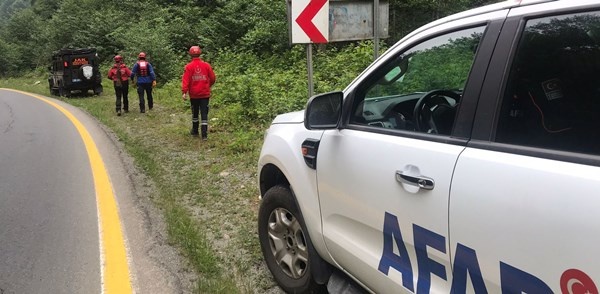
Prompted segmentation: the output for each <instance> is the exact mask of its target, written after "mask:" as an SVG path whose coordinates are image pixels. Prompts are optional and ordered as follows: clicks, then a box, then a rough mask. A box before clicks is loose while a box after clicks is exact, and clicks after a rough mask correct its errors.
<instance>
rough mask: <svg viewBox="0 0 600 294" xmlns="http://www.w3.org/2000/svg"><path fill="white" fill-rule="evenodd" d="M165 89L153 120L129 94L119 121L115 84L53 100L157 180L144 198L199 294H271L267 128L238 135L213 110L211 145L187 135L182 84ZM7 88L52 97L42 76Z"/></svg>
mask: <svg viewBox="0 0 600 294" xmlns="http://www.w3.org/2000/svg"><path fill="white" fill-rule="evenodd" d="M38 81H41V82H39V83H38ZM163 86H164V87H162V88H161V87H159V88H157V89H156V90H155V92H156V94H155V102H154V103H155V107H154V109H153V110H152V111H147V112H146V114H140V113H139V108H138V103H137V94H136V93H135V90H134V89H132V88H130V92H129V110H130V113H128V114H124V115H123V116H120V117H118V116H116V115H115V109H114V108H115V107H114V103H115V102H114V92H113V89H112V85H111V84H109V81H106V82H105V84H104V91H105V92H104V93H103V94H102V95H100V96H89V97H72V98H61V97H54V98H56V99H60V100H62V101H64V102H67V103H70V104H72V105H75V106H77V107H79V108H81V109H83V110H85V111H87V112H88V113H90V114H91V115H92V116H94V117H96V118H97V119H98V120H99V121H100V122H101V123H102V124H104V125H106V126H107V127H108V128H109V129H111V130H112V131H113V132H114V133H115V134H116V135H117V137H118V139H119V140H120V141H122V143H123V145H124V146H125V150H126V152H127V153H128V154H129V155H130V156H132V157H133V158H134V161H135V164H136V165H137V167H139V169H140V170H141V171H143V173H144V174H145V175H146V176H147V177H148V178H150V179H151V180H152V183H153V186H154V189H151V190H152V191H154V192H152V195H144V196H146V197H148V198H150V199H152V200H153V201H154V203H155V204H156V205H157V206H158V207H159V208H161V211H163V212H164V214H165V219H166V222H167V228H168V234H169V242H170V243H171V244H173V245H174V246H175V247H177V248H178V249H179V250H180V252H181V254H182V255H183V256H185V257H186V258H187V261H188V264H189V266H190V267H191V268H192V269H193V270H194V271H195V272H196V273H197V275H198V279H197V281H198V282H197V287H196V292H197V293H262V292H265V291H266V289H269V288H271V287H273V285H274V283H273V281H272V279H271V276H270V274H269V273H268V271H267V270H266V269H265V267H264V265H263V261H262V255H261V253H260V248H259V245H258V238H257V232H256V214H257V213H256V211H257V206H258V205H257V203H258V189H257V187H256V179H255V178H256V161H257V157H258V154H259V151H260V150H259V149H260V144H261V142H262V131H260V129H261V128H260V127H256V126H254V127H251V126H243V128H242V129H240V128H237V129H235V130H231V129H229V127H226V126H224V125H220V124H219V122H220V120H219V117H220V116H221V115H226V114H227V113H228V112H227V109H225V108H223V109H218V108H216V107H213V108H211V110H210V113H209V120H210V124H211V128H210V130H211V131H210V132H209V138H208V141H206V142H203V141H201V140H198V139H197V138H193V137H191V136H189V135H188V132H189V128H190V127H191V113H190V110H189V103H185V102H183V101H182V100H181V95H180V92H179V88H178V87H177V86H176V85H175V84H167V85H163ZM0 87H4V88H13V89H19V90H23V91H27V92H31V93H37V94H41V95H45V96H50V94H49V91H48V87H47V82H46V80H45V77H44V76H43V75H41V74H39V75H37V76H36V75H30V76H26V77H22V78H16V79H3V80H0ZM213 99H214V97H213ZM211 119H216V120H211ZM253 129H254V130H253ZM257 130H258V131H257Z"/></svg>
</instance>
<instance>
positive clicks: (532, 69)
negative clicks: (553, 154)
mask: <svg viewBox="0 0 600 294" xmlns="http://www.w3.org/2000/svg"><path fill="white" fill-rule="evenodd" d="M599 102H600V12H588V13H577V14H569V15H560V16H551V17H544V18H539V19H531V20H529V21H527V23H526V25H525V28H524V31H523V34H522V36H521V39H520V41H519V45H518V49H517V52H516V55H515V58H514V61H513V64H512V67H511V71H510V77H509V80H508V83H507V87H506V91H505V95H504V97H503V101H502V105H501V110H500V114H499V121H498V126H497V130H496V134H495V140H496V141H497V142H501V143H509V144H517V145H524V146H532V147H541V148H548V149H555V150H562V151H573V152H580V153H587V154H600V132H598V128H599V127H600V103H599Z"/></svg>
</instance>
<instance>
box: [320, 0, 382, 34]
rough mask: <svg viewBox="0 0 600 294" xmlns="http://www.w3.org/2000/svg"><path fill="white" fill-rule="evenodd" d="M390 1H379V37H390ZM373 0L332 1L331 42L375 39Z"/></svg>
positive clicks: (330, 10)
mask: <svg viewBox="0 0 600 294" xmlns="http://www.w3.org/2000/svg"><path fill="white" fill-rule="evenodd" d="M389 10H390V9H389V3H388V2H384V1H380V3H379V15H378V18H379V32H378V34H379V37H380V38H387V37H389ZM373 19H374V17H373V1H331V2H330V3H329V42H338V41H353V40H366V39H373V37H374V34H373Z"/></svg>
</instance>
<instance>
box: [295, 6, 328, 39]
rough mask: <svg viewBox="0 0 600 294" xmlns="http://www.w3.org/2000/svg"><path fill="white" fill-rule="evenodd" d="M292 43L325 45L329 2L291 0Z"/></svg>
mask: <svg viewBox="0 0 600 294" xmlns="http://www.w3.org/2000/svg"><path fill="white" fill-rule="evenodd" d="M291 2H292V43H293V44H302V43H327V41H328V38H329V1H328V0H292V1H291Z"/></svg>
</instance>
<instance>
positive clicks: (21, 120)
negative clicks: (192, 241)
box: [0, 89, 193, 294]
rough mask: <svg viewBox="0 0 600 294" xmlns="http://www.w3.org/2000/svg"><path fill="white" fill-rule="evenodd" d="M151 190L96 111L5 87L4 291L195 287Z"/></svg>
mask: <svg viewBox="0 0 600 294" xmlns="http://www.w3.org/2000/svg"><path fill="white" fill-rule="evenodd" d="M79 99H85V98H79ZM86 134H88V136H87V137H86ZM94 148H97V149H94ZM94 150H96V153H97V154H98V156H97V157H94V154H96V153H95V152H94ZM102 175H105V177H103V176H102ZM104 178H106V179H104ZM103 179H104V181H103ZM151 192H152V189H151V187H150V188H148V185H147V183H146V182H144V179H143V176H142V175H140V174H139V173H137V172H136V171H135V169H134V167H133V163H132V161H131V160H130V159H129V158H128V157H127V156H126V155H125V154H124V152H123V151H122V150H121V148H120V146H118V142H117V140H115V139H114V137H111V135H110V134H109V133H107V132H106V131H105V130H104V128H103V127H102V126H101V125H99V124H98V123H97V122H96V121H95V120H94V119H93V118H91V117H90V116H89V115H87V114H85V113H83V112H82V111H80V110H78V109H77V108H75V107H72V106H70V105H68V104H65V103H62V102H60V101H57V100H55V99H51V98H46V97H42V96H39V95H33V96H32V95H28V94H26V93H20V92H15V91H9V90H6V89H0V293H2V294H8V293H108V294H110V293H115V292H119V293H123V292H124V293H131V292H132V291H133V292H135V293H183V292H188V291H189V289H190V288H191V285H192V283H193V282H192V281H191V280H192V278H191V277H190V276H189V274H188V275H186V274H184V273H185V271H183V270H182V264H183V262H182V260H181V258H180V256H179V255H178V254H177V252H176V250H174V249H173V248H171V247H170V246H168V245H167V242H166V237H165V235H166V233H165V228H164V222H163V220H162V219H161V216H160V213H158V211H157V210H156V209H155V208H154V207H153V205H152V204H151V203H150V202H149V201H148V199H147V197H145V196H147V194H149V193H151ZM119 240H120V241H119Z"/></svg>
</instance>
